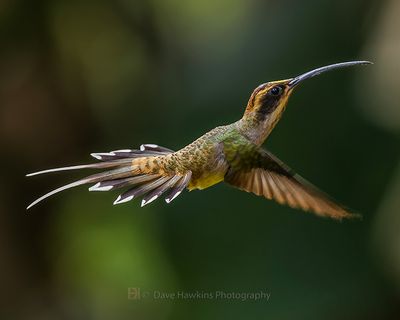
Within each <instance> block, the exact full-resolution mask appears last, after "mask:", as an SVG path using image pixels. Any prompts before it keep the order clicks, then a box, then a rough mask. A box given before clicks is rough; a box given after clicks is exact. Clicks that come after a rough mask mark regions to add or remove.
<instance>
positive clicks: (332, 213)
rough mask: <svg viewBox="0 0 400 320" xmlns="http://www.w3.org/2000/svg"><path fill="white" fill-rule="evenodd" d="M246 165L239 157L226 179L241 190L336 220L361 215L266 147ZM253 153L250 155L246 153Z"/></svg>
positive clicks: (253, 152)
mask: <svg viewBox="0 0 400 320" xmlns="http://www.w3.org/2000/svg"><path fill="white" fill-rule="evenodd" d="M251 152H252V154H250V156H251V159H253V163H252V165H249V160H248V159H246V162H245V164H246V165H244V166H243V167H242V168H240V166H239V165H238V163H240V159H237V157H236V158H235V161H237V163H235V167H234V169H233V168H231V169H230V170H228V173H227V174H226V176H225V181H226V182H227V183H229V184H231V185H233V186H235V187H237V188H239V189H241V190H244V191H247V192H252V193H254V194H256V195H259V196H264V197H265V198H267V199H271V200H275V201H277V202H278V203H280V204H286V205H288V206H290V207H292V208H296V209H302V210H304V211H310V212H313V213H315V214H317V215H319V216H325V217H330V218H334V219H342V218H352V217H357V216H359V215H357V214H355V213H352V212H351V211H350V210H349V209H347V208H346V207H344V206H343V205H341V204H339V203H338V202H336V201H335V200H333V199H332V198H331V197H329V196H328V195H327V194H325V193H324V192H322V191H320V190H319V189H317V188H316V187H315V186H313V185H312V184H310V183H309V182H308V181H306V180H305V179H303V178H302V177H300V176H299V175H297V174H296V173H294V171H292V170H291V169H290V168H289V167H288V166H287V165H286V164H284V163H283V162H282V161H280V160H279V159H278V158H276V157H275V156H274V155H273V154H271V153H270V152H268V151H267V150H265V149H261V148H259V149H255V150H254V149H253V150H251ZM246 156H247V157H248V156H249V155H248V154H247V155H246Z"/></svg>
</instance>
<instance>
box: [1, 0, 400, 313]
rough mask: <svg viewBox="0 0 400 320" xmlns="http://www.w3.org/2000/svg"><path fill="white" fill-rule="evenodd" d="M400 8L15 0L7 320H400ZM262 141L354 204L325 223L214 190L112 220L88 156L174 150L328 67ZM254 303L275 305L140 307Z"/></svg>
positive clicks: (123, 211) (9, 35)
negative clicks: (253, 295) (258, 89)
mask: <svg viewBox="0 0 400 320" xmlns="http://www.w3.org/2000/svg"><path fill="white" fill-rule="evenodd" d="M399 21H400V2H398V1H396V0H385V1H383V0H346V1H334V0H310V1H285V0H284V1H260V0H202V1H177V0H149V1H134V0H114V1H90V0H81V1H70V0H68V1H67V0H59V1H51V0H37V1H22V0H14V1H11V0H3V1H1V2H0V34H1V45H0V146H1V150H2V156H1V160H0V161H1V180H0V212H1V214H0V284H1V288H0V318H1V319H128V318H129V319H188V318H190V319H208V318H214V319H216V318H220V319H221V318H230V319H244V318H246V319H248V318H250V319H252V318H253V319H338V318H341V319H399V318H400V212H399V211H400V161H399V159H400V148H399V147H400V144H399V140H400V136H399V129H400V103H399V101H400V90H399V86H400V60H399V57H400V36H399V34H400V33H399V30H400V22H399ZM354 59H369V60H371V61H373V62H375V64H374V65H373V66H368V67H357V68H352V69H347V70H342V71H336V72H332V73H329V74H324V75H323V76H321V77H319V78H315V79H312V80H310V81H308V82H307V83H304V85H303V86H302V87H301V88H300V89H298V90H297V92H296V93H295V94H294V95H293V97H292V98H291V101H290V103H289V106H288V109H287V111H286V113H285V115H284V117H283V119H282V121H281V122H280V123H279V125H278V126H277V128H276V129H275V131H274V132H273V133H272V135H271V136H270V139H269V140H268V141H267V143H266V146H267V147H268V148H269V149H270V150H271V151H272V152H274V153H275V154H277V155H278V156H279V157H280V158H281V159H282V160H284V161H285V162H286V163H288V164H289V165H290V166H291V167H293V168H294V169H296V171H298V172H299V173H300V174H302V175H303V176H304V177H306V178H307V179H309V180H311V181H312V182H313V183H315V184H316V185H318V186H319V187H321V188H322V189H324V190H325V191H327V192H329V193H330V194H332V195H333V196H335V197H336V198H338V199H340V200H341V201H342V202H343V203H345V204H347V205H348V206H350V207H353V208H355V209H357V210H358V211H359V212H361V213H362V214H363V216H364V219H363V220H362V221H343V222H342V223H338V222H335V221H331V220H327V219H321V218H317V217H315V216H313V215H311V214H306V213H302V212H300V211H296V210H292V209H290V208H286V207H281V206H279V205H277V204H275V203H273V202H270V201H267V200H265V199H262V198H258V197H256V196H253V195H250V194H247V193H244V192H240V191H237V190H235V189H233V188H230V187H229V186H225V185H222V184H221V185H218V186H215V187H213V188H210V189H208V190H205V191H202V192H199V191H194V192H191V193H185V194H184V195H182V196H181V197H179V198H178V199H177V200H175V201H174V202H173V203H172V204H170V205H166V204H165V203H164V202H163V201H157V202H154V203H152V204H151V205H149V206H146V207H145V208H140V203H138V202H132V203H127V204H123V205H119V206H112V201H113V200H114V199H115V198H116V197H117V195H118V194H117V193H111V194H110V193H89V192H87V190H86V188H78V189H75V190H70V191H68V192H65V193H63V194H59V195H57V196H56V197H54V198H51V199H49V200H48V201H46V202H45V203H42V204H40V205H39V206H37V207H35V208H33V209H32V210H31V211H29V212H26V211H25V207H26V205H27V204H28V203H29V202H31V201H32V200H34V199H35V198H36V197H37V196H39V195H42V194H43V193H45V192H47V191H48V190H50V189H52V188H53V187H56V186H59V185H62V184H65V183H67V182H69V181H72V180H73V179H76V178H78V177H81V176H82V175H85V173H77V172H71V173H64V174H53V175H49V176H41V177H32V178H29V179H28V178H26V177H25V176H24V175H25V174H26V173H28V172H32V171H36V170H40V169H44V168H50V167H56V166H63V165H66V164H77V163H85V162H90V161H91V160H90V157H89V153H90V152H104V151H109V150H115V149H121V148H137V147H138V146H139V145H140V144H141V143H156V144H159V145H162V146H166V147H169V148H172V149H179V148H180V147H182V146H184V145H185V144H187V143H189V142H191V141H192V140H193V139H195V138H197V137H198V136H200V135H201V134H203V133H204V132H206V131H207V130H209V129H211V128H213V127H214V126H217V125H221V124H225V123H229V122H233V121H235V120H237V119H239V118H240V117H241V115H242V112H243V110H244V106H245V105H246V102H247V99H248V97H249V95H250V93H251V91H252V89H253V88H254V87H255V86H257V85H258V84H260V83H262V82H265V81H268V80H276V79H283V78H288V77H291V76H294V75H297V74H299V73H301V72H304V71H308V70H309V69H311V68H314V67H318V66H321V65H325V64H329V63H334V62H340V61H346V60H354ZM131 287H133V288H140V289H141V290H142V292H150V293H152V292H153V291H154V290H158V291H162V292H177V291H185V292H196V291H198V292H214V291H216V290H221V291H226V292H257V291H260V290H261V291H264V292H269V293H271V298H270V299H269V301H266V300H265V299H264V300H262V301H240V300H232V299H231V300H229V299H223V300H215V299H214V300H212V299H211V300H201V299H191V300H190V299H189V300H184V301H182V300H172V299H163V300H156V299H152V297H151V296H150V297H142V299H140V300H132V299H128V288H131Z"/></svg>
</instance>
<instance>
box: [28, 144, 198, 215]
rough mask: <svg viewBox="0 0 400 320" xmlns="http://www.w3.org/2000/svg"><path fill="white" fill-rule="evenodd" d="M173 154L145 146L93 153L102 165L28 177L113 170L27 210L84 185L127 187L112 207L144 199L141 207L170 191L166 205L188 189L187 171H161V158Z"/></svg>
mask: <svg viewBox="0 0 400 320" xmlns="http://www.w3.org/2000/svg"><path fill="white" fill-rule="evenodd" d="M172 152H173V151H172V150H170V149H167V148H163V147H159V146H157V145H154V144H144V145H141V147H140V150H130V149H129V150H128V149H124V150H116V151H111V152H108V153H92V156H93V157H94V158H96V159H98V160H100V161H102V162H99V163H93V164H85V165H78V166H70V167H62V168H56V169H49V170H44V171H39V172H35V173H31V174H28V175H27V176H34V175H38V174H44V173H50V172H58V171H66V170H78V169H104V168H112V169H111V170H109V171H105V172H100V173H96V174H93V175H90V176H88V177H85V178H83V179H80V180H78V181H75V182H72V183H69V184H67V185H64V186H62V187H60V188H57V189H55V190H53V191H50V192H49V193H47V194H45V195H43V196H42V197H40V198H38V199H37V200H35V201H34V202H32V203H31V204H30V205H29V206H28V207H27V209H29V208H31V207H33V206H34V205H36V204H38V203H39V202H41V201H42V200H44V199H46V198H48V197H50V196H52V195H54V194H56V193H59V192H61V191H64V190H67V189H70V188H73V187H77V186H80V185H84V184H94V185H92V186H91V187H90V188H89V191H109V190H114V189H119V188H124V187H130V189H128V190H127V191H125V192H124V193H122V194H121V195H120V196H118V198H117V199H116V200H115V202H114V204H119V203H123V202H127V201H130V200H132V199H133V198H136V197H139V196H144V199H143V201H142V206H144V205H146V204H148V203H150V202H152V201H154V200H155V199H157V198H158V197H160V196H161V195H162V194H163V193H164V192H167V191H168V190H171V192H170V194H169V195H168V196H167V198H166V201H167V203H169V202H171V201H172V200H173V199H174V198H175V197H176V196H178V195H179V194H180V193H181V192H182V191H183V190H184V189H185V188H186V187H187V185H188V183H189V181H190V177H191V172H190V171H188V172H187V173H184V174H178V173H176V172H172V173H171V170H169V171H168V172H167V171H166V170H164V168H162V161H161V159H162V157H164V156H166V155H167V154H170V153H172ZM144 168H146V170H144Z"/></svg>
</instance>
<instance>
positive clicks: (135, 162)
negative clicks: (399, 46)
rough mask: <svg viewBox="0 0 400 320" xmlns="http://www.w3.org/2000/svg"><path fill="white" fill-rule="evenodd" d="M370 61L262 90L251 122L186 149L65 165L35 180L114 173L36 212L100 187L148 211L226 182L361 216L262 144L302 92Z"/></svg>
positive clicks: (250, 111) (307, 206) (148, 149)
mask: <svg viewBox="0 0 400 320" xmlns="http://www.w3.org/2000/svg"><path fill="white" fill-rule="evenodd" d="M366 64H371V62H369V61H350V62H343V63H337V64H332V65H328V66H325V67H321V68H318V69H315V70H312V71H309V72H306V73H304V74H302V75H300V76H297V77H294V78H290V79H287V80H279V81H271V82H267V83H264V84H261V85H260V86H258V87H257V88H256V89H255V90H254V91H253V93H252V94H251V96H250V99H249V102H248V103H247V107H246V110H245V112H244V115H243V117H242V118H241V119H240V120H238V121H236V122H234V123H232V124H229V125H225V126H221V127H217V128H215V129H213V130H211V131H209V132H207V133H206V134H204V135H203V136H201V137H200V138H198V139H197V140H195V141H194V142H192V143H190V144H189V145H187V146H185V147H184V148H182V149H180V150H178V151H172V150H170V149H167V148H164V147H160V146H158V145H155V144H143V145H141V146H140V149H139V150H131V149H124V150H116V151H111V152H107V153H92V154H91V155H92V156H93V157H94V158H95V159H97V160H99V162H98V163H93V164H85V165H77V166H70V167H63V168H57V169H50V170H44V171H40V172H35V173H31V174H28V176H33V175H37V174H42V173H48V172H56V171H64V170H75V169H107V171H104V172H100V173H96V174H93V175H90V176H88V177H86V178H83V179H81V180H78V181H75V182H72V183H70V184H67V185H65V186H63V187H60V188H58V189H55V190H53V191H51V192H49V193H47V194H46V195H44V196H42V197H40V198H39V199H37V200H36V201H34V202H32V203H31V204H30V205H29V206H28V209H29V208H31V207H32V206H34V205H36V204H37V203H38V202H40V201H42V200H43V199H45V198H47V197H49V196H51V195H53V194H56V193H58V192H60V191H63V190H66V189H69V188H72V187H76V186H80V185H83V184H92V186H91V187H90V188H89V190H90V191H110V190H116V189H122V188H125V191H124V192H123V193H121V194H120V195H119V196H118V198H117V199H116V200H115V201H114V204H119V203H123V202H127V201H130V200H132V199H135V198H138V197H143V198H142V206H144V205H146V204H149V203H150V202H152V201H154V200H155V199H157V198H159V197H161V196H165V200H166V202H167V203H169V202H171V201H172V200H174V199H175V198H176V197H177V196H178V195H179V194H180V193H181V192H182V191H183V190H184V189H186V188H187V189H189V190H193V189H205V188H208V187H211V186H212V185H214V184H216V183H219V182H221V181H224V182H226V183H228V184H230V185H232V186H234V187H237V188H239V189H241V190H244V191H247V192H252V193H254V194H256V195H258V196H264V197H265V198H267V199H274V200H276V201H277V202H279V203H280V204H286V205H288V206H290V207H292V208H299V209H302V210H305V211H310V212H314V213H316V214H317V215H320V216H327V217H331V218H335V219H341V218H348V217H354V216H355V214H354V213H352V212H350V211H349V210H348V209H347V208H345V207H344V206H342V205H340V204H338V203H337V202H336V201H334V200H333V199H332V198H330V197H329V196H327V195H326V194H325V193H323V192H321V191H319V190H318V189H317V188H316V187H314V186H313V185H311V184H310V183H309V182H307V181H306V180H304V179H303V178H301V177H300V176H299V175H297V174H296V173H295V172H293V171H292V170H291V169H290V168H289V167H288V166H287V165H285V164H284V163H283V162H282V161H280V160H279V159H278V158H277V157H275V156H274V155H273V154H272V153H271V152H269V151H268V150H266V149H264V148H263V147H262V146H261V145H262V144H263V143H264V141H265V140H266V139H267V137H268V135H269V134H270V133H271V131H272V130H273V129H274V127H275V125H276V124H277V123H278V121H279V120H280V118H281V116H282V114H283V111H284V110H285V108H286V105H287V102H288V99H289V97H290V95H291V94H292V92H293V91H294V89H295V88H297V87H298V85H299V84H300V83H302V82H303V81H304V80H306V79H309V78H311V77H314V76H316V75H318V74H320V73H323V72H326V71H330V70H334V69H338V68H345V67H350V66H355V65H366Z"/></svg>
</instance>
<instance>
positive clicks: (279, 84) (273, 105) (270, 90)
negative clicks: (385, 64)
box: [243, 61, 372, 142]
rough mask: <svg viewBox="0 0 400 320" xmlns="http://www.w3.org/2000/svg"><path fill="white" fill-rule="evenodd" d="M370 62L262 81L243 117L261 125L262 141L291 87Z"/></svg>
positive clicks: (336, 66) (330, 67) (322, 68)
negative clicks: (340, 69)
mask: <svg viewBox="0 0 400 320" xmlns="http://www.w3.org/2000/svg"><path fill="white" fill-rule="evenodd" d="M371 63H372V62H369V61H350V62H342V63H336V64H332V65H328V66H324V67H321V68H317V69H314V70H311V71H308V72H306V73H303V74H301V75H299V76H297V77H294V78H290V79H286V80H279V81H271V82H267V83H263V84H261V85H259V86H258V87H257V88H256V89H255V90H254V91H253V93H252V94H251V96H250V99H249V102H248V103H247V107H246V110H245V113H244V115H243V119H245V120H246V119H251V120H252V121H253V122H256V123H259V124H260V125H261V126H260V131H261V132H260V133H259V135H260V138H259V139H257V140H262V141H264V140H265V138H266V137H267V136H268V134H269V133H270V132H271V131H272V129H273V128H274V127H275V125H276V123H277V122H278V121H279V119H280V118H281V116H282V113H283V111H284V110H285V108H286V105H287V102H288V100H289V97H290V95H291V94H292V92H293V89H294V88H296V87H297V86H298V85H299V84H300V83H302V82H303V81H304V80H306V79H310V78H312V77H314V76H316V75H319V74H321V73H323V72H326V71H330V70H333V69H338V68H345V67H350V66H353V65H360V64H371ZM258 142H259V141H258Z"/></svg>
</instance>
